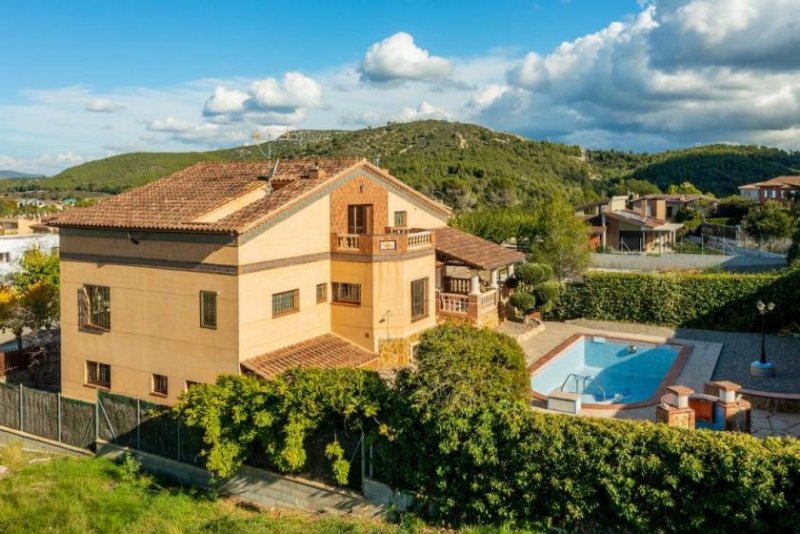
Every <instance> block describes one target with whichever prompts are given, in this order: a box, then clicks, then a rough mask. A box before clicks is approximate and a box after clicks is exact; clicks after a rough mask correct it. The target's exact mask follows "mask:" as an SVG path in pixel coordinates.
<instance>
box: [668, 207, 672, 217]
mask: <svg viewBox="0 0 800 534" xmlns="http://www.w3.org/2000/svg"><path fill="white" fill-rule="evenodd" d="M671 218H672V206H667V219H671Z"/></svg>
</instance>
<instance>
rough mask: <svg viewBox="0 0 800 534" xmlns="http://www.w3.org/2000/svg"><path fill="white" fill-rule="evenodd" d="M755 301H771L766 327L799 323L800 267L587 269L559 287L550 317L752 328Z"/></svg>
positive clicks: (756, 323) (756, 321)
mask: <svg viewBox="0 0 800 534" xmlns="http://www.w3.org/2000/svg"><path fill="white" fill-rule="evenodd" d="M759 300H763V301H764V302H774V303H775V310H774V311H773V312H772V313H770V314H769V315H768V316H767V319H766V326H767V329H768V330H770V331H778V330H780V329H782V328H784V327H786V326H788V325H789V324H790V323H792V322H800V269H791V270H787V271H786V272H784V273H780V274H731V273H691V274H690V273H657V274H656V273H611V272H592V273H587V274H586V276H585V277H584V280H583V281H582V282H576V283H569V284H566V285H565V286H564V288H563V290H562V292H561V295H560V296H559V299H558V300H557V302H556V305H555V306H554V308H553V310H552V311H551V313H550V317H551V318H553V319H557V320H568V319H577V318H581V317H585V318H587V319H599V320H609V321H624V322H634V323H645V324H654V325H661V326H672V327H689V328H704V329H711V330H728V331H751V332H757V331H760V329H761V318H760V316H759V315H758V313H757V311H756V302H758V301H759Z"/></svg>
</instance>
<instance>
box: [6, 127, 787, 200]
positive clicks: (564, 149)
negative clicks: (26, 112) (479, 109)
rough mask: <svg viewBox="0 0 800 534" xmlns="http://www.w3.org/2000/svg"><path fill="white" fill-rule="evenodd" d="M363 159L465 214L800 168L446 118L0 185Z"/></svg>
mask: <svg viewBox="0 0 800 534" xmlns="http://www.w3.org/2000/svg"><path fill="white" fill-rule="evenodd" d="M339 155H356V156H363V157H366V158H368V159H369V160H371V161H372V160H374V159H375V158H380V166H381V167H383V168H386V169H388V170H389V171H390V172H391V173H392V174H393V175H395V176H397V177H398V178H400V179H401V180H403V181H405V182H406V183H408V184H410V185H412V186H413V187H415V188H417V189H418V190H420V191H421V192H423V193H425V194H427V195H430V196H433V197H435V198H438V199H440V200H442V201H444V202H446V203H447V204H449V205H450V206H452V207H454V208H456V209H459V210H463V209H470V208H473V207H476V206H489V207H513V206H525V205H532V204H535V203H536V202H537V201H538V200H540V199H543V198H548V197H551V196H553V195H555V194H558V193H566V194H567V195H568V196H569V197H570V199H571V200H572V201H574V202H580V201H583V200H587V199H592V198H596V197H597V196H598V194H606V193H609V192H615V191H616V192H619V190H622V191H623V192H624V190H625V188H626V187H628V185H629V184H628V183H621V181H622V180H630V179H633V178H636V179H640V180H641V179H643V180H648V181H651V182H653V183H655V184H658V186H659V187H661V188H662V189H664V188H666V187H667V186H668V185H670V184H672V183H681V182H684V181H687V180H688V181H691V182H693V183H694V184H695V185H697V186H698V187H700V189H702V190H703V191H710V192H713V193H714V194H717V195H719V196H721V195H727V194H731V193H735V192H736V186H737V185H739V184H742V183H747V182H752V181H756V180H761V179H764V178H769V177H773V176H778V175H780V174H790V173H796V172H800V171H798V169H800V153H787V152H783V151H780V150H777V149H767V148H757V147H739V146H726V145H710V146H704V147H697V148H692V149H687V150H676V151H670V152H664V153H661V154H635V153H625V152H619V151H613V150H601V151H586V152H584V151H582V150H581V149H580V147H577V146H568V145H562V144H557V143H550V142H542V141H533V140H530V139H526V138H524V137H521V136H518V135H514V134H510V133H503V132H496V131H493V130H490V129H488V128H483V127H481V126H476V125H471V124H462V123H454V122H446V121H419V122H410V123H396V124H388V125H387V126H383V127H380V128H366V129H363V130H350V131H344V130H297V131H292V132H290V133H289V134H286V135H284V136H282V137H281V138H279V139H278V140H275V141H272V142H269V143H263V144H261V145H260V146H245V147H238V148H232V149H225V150H216V151H210V152H184V153H163V152H142V153H131V154H121V155H118V156H112V157H109V158H105V159H101V160H97V161H91V162H88V163H84V164H82V165H78V166H75V167H72V168H69V169H67V170H65V171H63V172H62V173H60V174H58V175H56V176H53V177H50V178H41V179H18V180H13V181H11V180H8V181H0V191H2V190H5V191H39V190H45V191H52V192H61V193H63V194H68V193H69V192H72V191H79V192H80V191H86V192H90V191H96V192H106V193H118V192H121V191H124V190H125V189H129V188H131V187H135V186H138V185H142V184H144V183H147V182H149V181H152V180H155V179H157V178H160V177H162V176H166V175H168V174H170V173H172V172H175V171H177V170H180V169H182V168H184V167H186V166H188V165H191V164H193V163H196V162H199V161H217V160H239V159H245V160H247V159H263V158H265V157H273V158H274V157H280V158H295V157H304V156H339Z"/></svg>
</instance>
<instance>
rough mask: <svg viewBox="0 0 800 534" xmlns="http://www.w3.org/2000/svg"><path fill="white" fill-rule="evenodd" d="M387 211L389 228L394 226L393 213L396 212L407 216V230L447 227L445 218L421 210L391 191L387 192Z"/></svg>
mask: <svg viewBox="0 0 800 534" xmlns="http://www.w3.org/2000/svg"><path fill="white" fill-rule="evenodd" d="M388 209H389V213H388V220H389V226H394V212H396V211H405V212H406V213H407V214H408V226H409V228H441V227H443V226H447V217H445V216H443V215H436V214H434V213H433V212H432V211H430V210H426V209H422V208H420V207H419V206H418V205H417V204H414V203H413V202H410V201H408V200H406V199H405V198H403V197H401V196H400V195H397V194H395V193H393V192H391V191H389V205H388Z"/></svg>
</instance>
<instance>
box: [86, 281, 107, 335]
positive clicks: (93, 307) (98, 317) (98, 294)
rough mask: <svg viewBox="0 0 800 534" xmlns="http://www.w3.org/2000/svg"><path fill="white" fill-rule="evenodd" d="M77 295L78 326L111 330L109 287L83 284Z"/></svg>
mask: <svg viewBox="0 0 800 534" xmlns="http://www.w3.org/2000/svg"><path fill="white" fill-rule="evenodd" d="M79 297H80V301H79V315H80V326H81V327H86V326H89V327H94V328H101V329H103V330H111V288H109V287H107V286H95V285H84V286H83V287H82V288H81V289H80V293H79Z"/></svg>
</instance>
